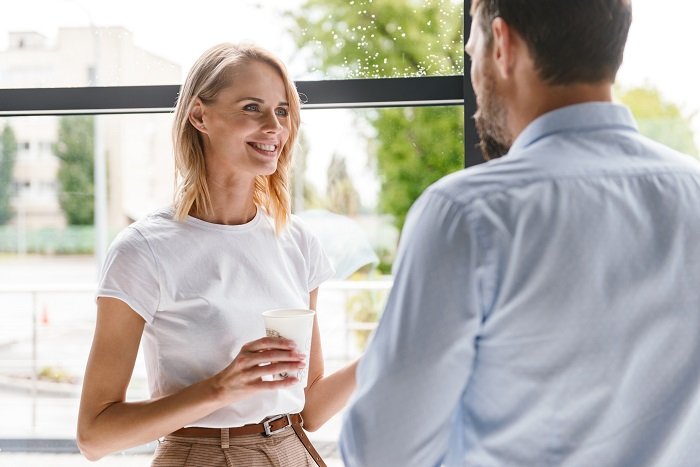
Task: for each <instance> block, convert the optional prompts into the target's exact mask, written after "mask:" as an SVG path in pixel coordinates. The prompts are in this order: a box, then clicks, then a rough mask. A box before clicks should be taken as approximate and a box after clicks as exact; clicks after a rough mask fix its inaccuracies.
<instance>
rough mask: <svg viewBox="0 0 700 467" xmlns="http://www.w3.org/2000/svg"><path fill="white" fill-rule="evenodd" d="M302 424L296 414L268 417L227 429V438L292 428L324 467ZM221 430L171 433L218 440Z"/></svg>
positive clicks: (205, 429) (206, 429)
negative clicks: (260, 421) (260, 420)
mask: <svg viewBox="0 0 700 467" xmlns="http://www.w3.org/2000/svg"><path fill="white" fill-rule="evenodd" d="M303 424H304V419H302V418H301V415H300V414H298V413H294V414H283V415H276V416H274V417H269V418H268V419H266V420H264V421H263V422H262V423H256V424H251V425H243V426H237V427H234V428H229V429H228V436H243V435H255V434H260V435H264V436H272V435H273V434H275V433H277V432H279V431H282V430H284V429H285V428H289V427H292V429H293V430H294V433H296V435H297V437H298V438H299V441H301V444H303V445H304V447H305V448H306V450H307V451H308V453H309V454H310V455H311V457H313V459H314V461H316V464H318V466H319V467H326V464H325V462H323V459H321V456H320V454H319V453H318V451H316V448H314V445H313V444H311V441H309V438H308V437H307V436H306V433H305V432H304V429H303V428H302V425H303ZM221 432H222V429H221V428H204V427H187V428H180V429H179V430H177V431H174V432H172V433H171V434H172V435H175V436H186V437H193V438H219V437H221Z"/></svg>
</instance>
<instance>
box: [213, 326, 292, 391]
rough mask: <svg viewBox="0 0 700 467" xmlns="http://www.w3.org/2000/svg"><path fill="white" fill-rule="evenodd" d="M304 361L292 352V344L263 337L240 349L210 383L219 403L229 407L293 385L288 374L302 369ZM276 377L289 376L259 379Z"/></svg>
mask: <svg viewBox="0 0 700 467" xmlns="http://www.w3.org/2000/svg"><path fill="white" fill-rule="evenodd" d="M304 359H305V355H303V354H301V353H299V352H298V351H297V350H296V345H295V343H294V341H291V340H289V339H284V338H281V337H263V338H261V339H257V340H254V341H252V342H248V343H247V344H245V345H244V346H243V347H241V351H240V352H239V353H238V355H237V356H236V358H235V359H234V360H233V361H232V362H231V364H230V365H229V366H227V367H226V368H224V369H223V370H222V371H221V372H219V373H217V374H216V375H215V376H214V377H213V378H212V383H213V384H214V387H215V390H216V391H217V394H218V395H219V397H220V399H221V401H222V402H224V403H226V404H230V403H233V402H236V401H239V400H241V399H245V398H246V397H248V396H250V395H252V394H253V393H256V392H259V391H269V390H272V389H280V388H285V387H288V386H291V385H293V384H295V383H297V382H298V380H297V378H295V377H294V376H291V374H293V373H296V371H297V370H299V369H301V368H304V366H305V364H304ZM279 373H289V374H290V376H288V377H286V378H284V379H280V380H275V381H269V380H264V379H263V377H265V376H272V375H275V374H279ZM270 379H272V378H270Z"/></svg>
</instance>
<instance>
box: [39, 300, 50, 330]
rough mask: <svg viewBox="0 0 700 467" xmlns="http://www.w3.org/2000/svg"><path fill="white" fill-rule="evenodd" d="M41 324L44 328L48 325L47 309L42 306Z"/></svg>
mask: <svg viewBox="0 0 700 467" xmlns="http://www.w3.org/2000/svg"><path fill="white" fill-rule="evenodd" d="M41 324H42V325H44V326H48V324H49V307H48V306H46V305H44V308H42V310H41Z"/></svg>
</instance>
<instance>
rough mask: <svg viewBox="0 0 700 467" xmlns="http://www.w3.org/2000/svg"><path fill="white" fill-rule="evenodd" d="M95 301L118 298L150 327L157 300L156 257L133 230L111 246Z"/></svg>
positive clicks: (158, 296)
mask: <svg viewBox="0 0 700 467" xmlns="http://www.w3.org/2000/svg"><path fill="white" fill-rule="evenodd" d="M97 297H113V298H117V299H119V300H121V301H123V302H124V303H126V304H127V305H129V307H131V309H132V310H134V311H135V312H136V313H138V314H139V315H140V316H141V317H142V318H143V319H144V320H146V322H147V323H152V322H153V319H154V317H155V313H156V310H157V309H158V303H159V300H160V287H159V281H158V271H157V265H156V262H155V257H154V255H153V253H152V251H151V249H150V247H149V245H148V242H147V241H146V239H145V238H144V237H143V235H141V233H140V232H139V231H138V230H136V229H135V228H133V227H128V228H126V229H125V230H124V231H122V232H121V233H120V234H119V236H118V237H117V238H116V239H115V240H114V242H113V243H112V245H111V247H110V249H109V251H108V252H107V256H106V258H105V262H104V266H103V267H102V274H101V277H100V282H99V285H98V288H97Z"/></svg>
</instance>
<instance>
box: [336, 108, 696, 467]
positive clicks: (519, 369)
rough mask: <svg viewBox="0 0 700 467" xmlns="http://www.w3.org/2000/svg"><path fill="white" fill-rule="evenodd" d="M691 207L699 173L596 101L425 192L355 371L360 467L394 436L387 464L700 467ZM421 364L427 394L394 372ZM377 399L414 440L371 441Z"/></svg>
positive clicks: (554, 117) (383, 436) (544, 121)
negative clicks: (370, 414) (426, 361)
mask: <svg viewBox="0 0 700 467" xmlns="http://www.w3.org/2000/svg"><path fill="white" fill-rule="evenodd" d="M698 206H700V165H699V164H697V163H696V162H694V161H692V159H691V158H689V157H688V156H684V155H680V154H677V153H675V152H673V151H671V150H668V149H666V148H664V147H662V146H660V145H657V144H656V143H652V142H650V141H649V140H647V139H645V138H643V137H641V136H640V135H639V134H638V133H637V132H636V131H635V129H634V127H633V122H632V120H631V118H630V117H629V116H628V114H627V111H626V109H624V108H621V107H617V106H614V105H611V104H601V103H593V104H584V105H578V106H571V107H567V108H563V109H560V110H557V111H555V112H552V113H550V114H547V115H545V116H543V117H541V118H540V119H538V120H536V121H535V122H534V123H533V124H532V125H530V126H529V127H528V128H527V129H526V131H525V132H523V133H522V134H521V135H520V136H519V137H518V138H517V140H516V141H515V144H514V145H513V147H512V149H511V151H510V153H509V155H508V156H506V157H505V158H503V159H501V160H498V161H494V162H492V163H489V164H486V165H484V166H482V167H478V168H474V169H470V170H466V171H463V172H461V173H459V174H455V175H453V176H450V177H447V178H446V179H443V180H442V181H441V182H439V183H437V184H436V185H434V186H433V187H431V188H430V189H429V190H428V191H427V193H426V194H425V195H424V196H423V197H422V198H421V200H420V201H419V202H417V203H416V206H415V207H414V208H413V210H412V213H411V216H410V218H409V221H408V222H407V227H406V232H407V233H406V236H407V238H406V239H405V241H404V240H402V248H401V250H402V252H401V258H402V259H401V262H402V263H403V264H400V265H399V267H398V270H399V274H397V277H396V282H395V285H394V290H393V291H392V297H391V298H390V302H389V304H388V305H387V315H386V316H385V317H384V318H383V320H382V325H381V326H383V327H389V330H385V332H382V333H379V332H378V338H377V339H375V341H374V342H372V347H373V348H372V349H371V350H370V351H368V356H367V360H368V361H363V362H362V363H361V365H360V370H359V373H358V374H359V378H360V380H365V384H364V387H363V388H362V391H361V392H360V394H359V397H358V400H357V401H356V404H355V406H354V407H353V408H352V410H351V411H350V413H349V414H348V419H347V422H348V423H349V424H350V425H351V426H352V431H353V433H354V437H353V442H354V443H355V444H359V443H363V442H365V443H369V444H370V445H371V446H376V449H374V451H372V449H373V448H371V447H370V448H367V449H365V452H366V454H367V457H366V459H364V460H365V461H367V462H366V463H365V464H363V465H382V464H381V462H382V461H381V459H380V458H381V457H382V456H383V455H384V454H383V453H386V452H392V448H391V447H390V446H391V445H392V444H393V443H394V442H395V441H394V439H395V438H396V437H398V438H399V439H400V442H399V443H398V444H396V446H395V448H393V452H394V453H399V452H401V451H402V449H403V452H401V453H400V454H397V456H398V457H397V456H393V457H387V458H386V459H385V460H387V461H388V460H389V459H392V461H393V462H399V464H400V465H435V463H436V462H439V461H440V460H441V459H442V457H441V455H444V453H445V452H446V453H447V457H445V458H444V459H443V460H444V462H445V464H446V465H478V466H544V465H554V466H581V467H589V466H598V465H605V466H645V465H648V466H685V465H687V466H690V465H696V464H697V462H698V461H697V460H698V459H700V447H699V443H697V436H698V433H700V339H699V338H698V331H699V330H700V245H699V244H698V242H699V239H698V236H699V234H700V208H698ZM430 258H436V261H438V262H441V264H443V265H444V263H445V262H446V261H449V262H452V263H454V267H450V266H451V265H445V269H447V270H451V271H452V272H453V273H454V272H455V271H461V274H459V273H458V274H453V276H455V277H450V276H448V275H444V274H441V273H439V272H437V271H438V270H437V269H436V268H432V267H430V265H429V264H426V262H428V263H429V262H430ZM457 263H461V266H460V265H457ZM402 266H403V267H402ZM436 267H439V266H437V265H436ZM419 268H422V270H421V269H419ZM402 270H405V271H406V273H405V274H402V273H401V271H402ZM460 275H462V276H463V277H459V276H460ZM418 288H421V290H423V291H425V290H426V289H428V290H431V291H432V292H429V293H427V294H426V293H424V294H422V295H421V296H419V295H417V294H416V293H413V294H412V293H411V290H413V289H418ZM399 311H400V313H399ZM399 314H400V315H401V319H400V320H399ZM426 315H427V316H426ZM421 336H430V337H428V338H425V339H423V338H422V337H421ZM436 336H443V337H444V340H440V339H436ZM458 339H464V340H466V341H467V342H468V344H469V345H465V344H464V343H462V342H456V340H458ZM411 341H412V342H411ZM413 347H417V348H413ZM379 355H381V356H382V361H381V362H379V361H378V359H377V358H376V357H377V356H379ZM423 356H431V358H432V359H433V360H434V362H435V364H434V368H431V369H429V370H427V371H428V372H429V374H423V375H420V376H419V377H421V378H426V379H429V380H430V379H432V378H433V374H434V375H435V378H436V381H435V383H436V391H435V397H434V398H432V399H430V400H421V398H420V397H419V394H418V392H416V393H415V394H413V393H412V391H413V388H414V387H415V386H416V385H418V386H420V384H421V383H420V382H419V381H415V380H413V378H414V377H416V375H413V374H411V373H410V372H408V371H406V369H405V368H403V367H405V365H402V363H400V362H401V360H403V359H406V360H408V361H412V360H413V361H415V360H420V359H421V358H425V357H423ZM392 378H394V380H393V381H390V383H385V382H382V381H381V380H382V379H388V380H391V379H392ZM392 387H393V388H394V389H395V390H394V393H393V394H392V393H391V388H392ZM379 401H381V402H379ZM394 403H395V404H396V408H394V407H393V404H394ZM377 404H379V406H382V407H383V415H386V416H389V417H394V418H393V425H394V426H396V427H401V426H403V425H404V424H407V423H408V421H407V420H406V421H402V420H400V418H401V417H402V416H404V415H405V416H406V417H407V418H408V419H418V420H420V421H419V422H418V423H417V425H411V426H410V429H407V431H406V433H405V435H406V436H414V437H416V438H417V439H418V440H419V441H418V442H416V444H412V443H410V442H408V443H407V442H406V439H405V438H403V434H404V433H402V428H397V430H396V431H395V432H394V433H377V432H370V431H369V430H370V429H369V427H367V431H368V432H367V437H365V436H364V427H363V426H362V425H360V424H358V423H355V417H356V416H357V420H359V419H360V418H363V417H366V416H367V414H364V416H363V415H362V413H363V411H364V410H370V408H371V407H372V406H374V407H376V406H377ZM445 404H448V405H450V404H451V405H450V406H449V407H447V408H446V409H444V408H442V406H444V405H445ZM407 406H409V407H412V409H411V413H410V414H407V413H406V412H405V410H404V411H403V412H402V411H401V410H400V409H399V407H404V408H405V407H407ZM421 426H422V427H424V428H421ZM421 429H425V430H426V431H425V432H421ZM348 431H349V430H348ZM448 438H449V442H448ZM419 443H420V444H419ZM388 446H389V447H388ZM344 451H345V452H351V451H352V446H348V447H347V449H345V450H344ZM441 453H442V454H441ZM402 459H406V461H405V462H406V463H401V462H402ZM357 460H358V461H361V460H360V459H359V458H358V459H357ZM358 463H359V462H358ZM399 464H396V465H399Z"/></svg>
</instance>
